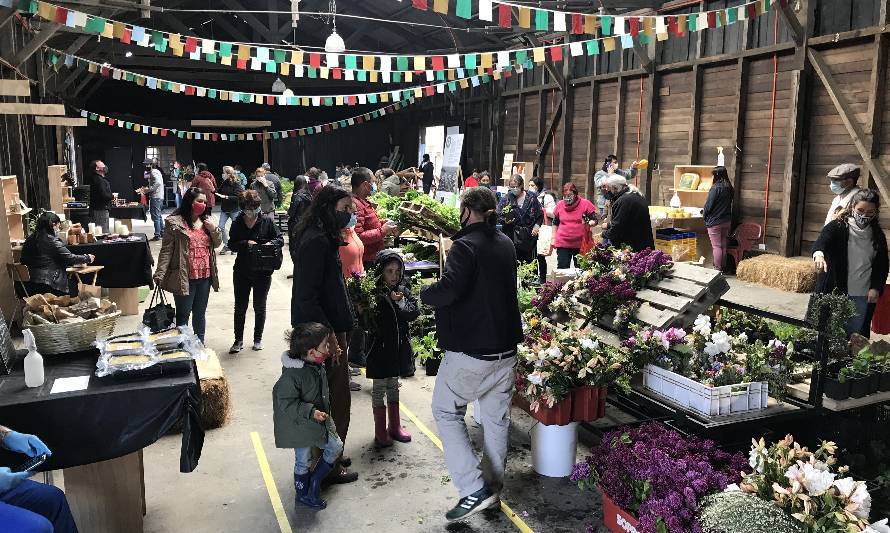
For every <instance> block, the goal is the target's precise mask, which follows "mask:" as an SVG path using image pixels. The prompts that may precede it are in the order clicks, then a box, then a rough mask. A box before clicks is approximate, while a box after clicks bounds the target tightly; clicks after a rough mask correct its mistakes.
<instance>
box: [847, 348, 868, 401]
mask: <svg viewBox="0 0 890 533" xmlns="http://www.w3.org/2000/svg"><path fill="white" fill-rule="evenodd" d="M871 363H872V355H871V352H870V351H868V349H867V348H866V349H863V350H860V351H859V353H857V354H856V356H855V357H853V360H852V361H850V363H849V364H848V365H847V366H845V367H844V368H842V369H841V371H840V373H839V374H838V381H841V382H844V381H848V382H849V383H850V397H851V398H864V397H865V396H868V395H869V394H871V393H873V392H875V391H876V390H877V383H875V382H874V380H872V377H871Z"/></svg>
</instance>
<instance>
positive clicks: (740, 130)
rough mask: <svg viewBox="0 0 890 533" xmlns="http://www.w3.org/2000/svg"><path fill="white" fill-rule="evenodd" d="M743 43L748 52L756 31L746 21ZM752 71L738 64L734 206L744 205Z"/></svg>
mask: <svg viewBox="0 0 890 533" xmlns="http://www.w3.org/2000/svg"><path fill="white" fill-rule="evenodd" d="M742 24H743V25H742V42H741V46H740V49H741V50H742V51H744V50H747V49H748V47H749V46H750V44H751V37H752V34H753V31H754V25H753V24H751V21H750V20H747V19H745V21H744V22H743V23H742ZM749 71H750V63H749V62H748V61H747V60H746V59H745V58H744V57H740V58H739V59H738V61H737V63H736V78H735V90H734V94H736V95H738V101H737V107H736V114H735V118H734V121H733V128H732V146H731V147H727V149H729V150H732V151H733V154H734V155H733V158H732V163H731V164H730V167H729V168H728V169H727V171H728V172H729V178H730V179H731V180H732V182H733V185H734V187H733V194H734V197H733V205H735V206H740V205H742V159H743V155H744V153H745V152H744V147H743V145H744V144H745V141H744V139H745V112H746V110H747V109H748V73H749ZM741 211H742V210H741V209H738V208H736V209H735V210H734V213H733V219H734V220H733V221H734V222H739V221H740V219H741V216H742V213H741Z"/></svg>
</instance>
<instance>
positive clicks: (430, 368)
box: [411, 332, 442, 376]
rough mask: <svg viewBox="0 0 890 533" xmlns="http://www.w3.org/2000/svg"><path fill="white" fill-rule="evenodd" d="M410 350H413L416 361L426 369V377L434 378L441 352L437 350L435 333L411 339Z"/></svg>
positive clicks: (437, 343) (440, 359)
mask: <svg viewBox="0 0 890 533" xmlns="http://www.w3.org/2000/svg"><path fill="white" fill-rule="evenodd" d="M411 349H412V350H414V355H416V356H417V361H418V362H419V363H420V364H422V365H423V366H424V368H425V369H426V375H427V376H435V375H437V374H438V373H439V365H440V364H441V363H442V351H441V350H440V349H439V341H438V340H437V339H436V334H435V332H431V333H427V334H426V335H424V336H423V337H412V338H411Z"/></svg>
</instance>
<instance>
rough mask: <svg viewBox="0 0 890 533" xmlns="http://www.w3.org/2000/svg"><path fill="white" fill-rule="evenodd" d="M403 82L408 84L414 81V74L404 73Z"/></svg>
mask: <svg viewBox="0 0 890 533" xmlns="http://www.w3.org/2000/svg"><path fill="white" fill-rule="evenodd" d="M405 81H406V82H409V83H410V82H412V81H414V73H413V72H406V73H405Z"/></svg>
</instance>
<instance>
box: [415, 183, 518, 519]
mask: <svg viewBox="0 0 890 533" xmlns="http://www.w3.org/2000/svg"><path fill="white" fill-rule="evenodd" d="M495 209H496V202H495V196H494V193H492V192H491V191H490V190H488V189H486V188H484V187H476V188H474V189H468V190H467V191H466V192H465V193H464V194H463V196H462V198H461V215H460V216H461V226H462V228H463V229H461V230H460V231H459V232H458V233H457V235H455V236H454V244H453V245H452V248H451V252H449V254H448V259H447V260H446V261H445V270H444V272H443V274H442V278H441V279H440V280H439V281H438V282H436V283H433V284H431V285H429V286H428V287H427V288H425V289H424V290H423V291H421V293H420V298H421V300H422V301H423V303H425V304H427V305H430V306H432V307H434V308H435V310H436V331H437V332H438V336H439V347H440V348H442V349H443V350H445V358H444V359H443V360H442V363H441V366H440V367H439V374H438V376H437V378H436V386H435V389H434V391H433V401H432V409H433V416H434V417H435V419H436V424H437V425H438V427H439V435H440V437H441V439H442V444H443V448H444V450H445V463H446V464H447V466H448V472H449V473H450V474H451V479H452V480H453V482H454V484H455V486H456V487H457V489H458V491H459V494H460V501H458V503H457V505H455V507H454V508H453V509H451V510H450V511H448V513H446V515H445V518H446V519H447V520H449V521H455V520H463V519H465V518H467V517H469V516H470V515H473V514H475V513H477V512H479V511H482V510H483V509H487V508H489V507H492V506H496V505H497V504H498V500H499V496H498V494H499V493H500V491H501V489H502V488H503V484H504V470H505V468H506V463H507V441H508V432H509V429H510V402H511V399H512V396H513V383H514V371H513V369H514V367H515V365H516V346H517V344H519V343H520V342H521V341H522V321H521V318H520V315H519V305H518V303H517V300H516V250H515V248H514V247H513V242H512V241H511V240H510V239H509V238H508V237H507V236H506V235H504V234H503V233H501V232H500V231H498V230H497V229H496V226H495V223H496V217H497V214H496V211H495ZM475 400H478V401H479V405H480V407H481V411H482V412H483V413H484V416H483V417H482V427H483V433H484V440H485V444H484V446H483V450H484V452H483V456H482V462H483V463H484V465H485V468H480V462H479V459H478V458H477V457H476V454H475V452H474V451H473V445H472V443H471V442H470V439H469V436H468V435H467V428H466V422H465V421H464V417H465V416H466V412H467V404H468V403H470V402H473V401H475Z"/></svg>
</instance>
